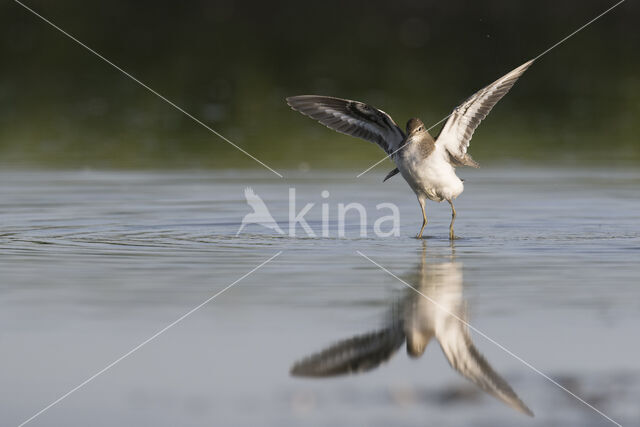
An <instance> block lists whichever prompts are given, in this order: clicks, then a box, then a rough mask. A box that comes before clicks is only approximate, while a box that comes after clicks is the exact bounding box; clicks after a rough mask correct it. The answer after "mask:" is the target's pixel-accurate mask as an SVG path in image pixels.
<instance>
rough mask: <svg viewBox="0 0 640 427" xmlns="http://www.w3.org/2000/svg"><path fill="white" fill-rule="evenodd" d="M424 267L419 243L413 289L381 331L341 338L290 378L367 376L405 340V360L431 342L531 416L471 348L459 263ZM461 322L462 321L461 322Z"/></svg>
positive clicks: (453, 364)
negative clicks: (365, 373)
mask: <svg viewBox="0 0 640 427" xmlns="http://www.w3.org/2000/svg"><path fill="white" fill-rule="evenodd" d="M451 258H452V259H451V261H449V262H440V263H427V262H426V247H425V246H424V245H423V251H422V257H421V262H420V264H419V265H418V267H417V269H416V273H415V275H414V277H412V278H411V279H408V280H406V282H407V283H408V284H410V285H411V286H413V289H407V290H406V295H405V296H404V297H403V298H402V299H401V300H400V301H398V302H396V303H394V304H393V306H392V309H391V315H390V316H388V319H387V321H386V324H385V326H384V327H383V328H382V329H379V330H376V331H373V332H370V333H366V334H363V335H358V336H355V337H353V338H349V339H346V340H342V341H340V342H338V343H336V344H334V345H332V346H330V347H328V348H326V349H324V350H322V351H320V352H318V353H316V354H313V355H311V356H309V357H307V358H305V359H303V360H301V361H299V362H297V363H295V364H294V365H293V367H292V368H291V374H292V375H295V376H303V377H329V376H335V375H343V374H349V373H358V372H366V371H369V370H371V369H374V368H376V367H377V366H379V365H380V364H381V363H383V362H385V361H387V360H388V359H389V358H390V357H391V356H392V355H393V354H394V353H395V352H396V351H397V350H398V349H399V348H400V347H401V346H402V344H403V343H404V342H406V348H407V353H408V354H409V356H410V357H414V358H415V357H419V356H421V355H422V354H423V353H424V351H425V349H426V347H427V344H429V341H431V339H432V338H435V339H436V341H438V343H440V347H441V348H442V352H443V353H444V355H445V357H446V358H447V361H448V362H449V364H450V365H451V367H452V368H453V369H455V370H456V371H458V372H459V373H460V374H461V375H462V376H464V377H465V378H467V379H468V380H470V381H471V382H473V383H474V384H475V385H477V386H478V387H480V388H481V389H482V390H484V391H485V392H487V393H489V394H491V395H492V396H494V397H496V398H497V399H499V400H501V401H502V402H504V403H506V404H507V405H509V406H511V407H512V408H514V409H516V410H517V411H520V412H522V413H524V414H527V415H530V416H533V412H531V410H530V409H529V408H528V407H527V406H526V405H525V404H524V402H522V401H521V400H520V398H518V396H517V395H516V393H515V392H514V391H513V389H512V388H511V387H510V386H509V384H508V383H507V382H506V381H505V380H504V379H503V378H502V377H501V376H500V375H498V373H497V372H496V371H494V370H493V368H492V367H491V365H490V364H489V362H487V360H486V359H485V358H484V356H482V354H480V352H479V351H478V349H477V348H476V347H475V346H474V345H473V342H472V341H471V336H470V335H469V330H468V327H467V326H466V324H465V323H466V322H467V313H466V303H465V300H464V298H463V295H462V288H463V286H462V265H461V264H460V263H459V262H455V261H454V260H453V258H454V257H453V254H452V257H451ZM463 321H464V322H463Z"/></svg>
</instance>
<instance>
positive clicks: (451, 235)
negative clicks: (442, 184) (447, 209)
mask: <svg viewBox="0 0 640 427" xmlns="http://www.w3.org/2000/svg"><path fill="white" fill-rule="evenodd" d="M447 201H448V202H449V204H450V205H451V225H449V240H453V239H455V238H456V236H454V235H453V223H454V222H455V221H456V208H454V207H453V202H452V201H451V200H447Z"/></svg>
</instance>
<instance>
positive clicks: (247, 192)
mask: <svg viewBox="0 0 640 427" xmlns="http://www.w3.org/2000/svg"><path fill="white" fill-rule="evenodd" d="M244 197H245V198H246V199H247V201H249V200H255V199H257V198H258V196H257V195H256V193H255V192H254V191H253V188H251V187H246V188H245V189H244Z"/></svg>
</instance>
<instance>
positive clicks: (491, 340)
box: [356, 251, 622, 427]
mask: <svg viewBox="0 0 640 427" xmlns="http://www.w3.org/2000/svg"><path fill="white" fill-rule="evenodd" d="M356 253H357V254H358V255H360V256H362V257H363V258H365V259H366V260H368V261H369V262H371V263H372V264H374V265H375V266H377V267H378V268H380V269H381V270H382V271H384V272H386V273H388V274H389V275H390V276H392V277H393V278H395V279H397V280H398V281H400V282H401V283H403V284H404V285H405V286H407V287H408V288H411V289H413V290H414V291H416V292H417V293H418V294H420V295H421V296H422V297H424V298H425V299H427V300H428V301H429V302H431V303H432V304H434V305H435V306H436V307H438V309H440V310H442V311H444V312H445V313H447V314H448V315H450V316H452V317H453V318H455V319H456V320H458V321H460V322H461V323H462V324H464V325H465V326H466V327H467V328H469V329H471V330H472V331H474V332H475V333H477V334H478V335H480V336H482V337H483V338H484V339H486V340H487V341H489V342H490V343H492V344H494V345H495V346H497V347H498V348H499V349H501V350H502V351H504V352H505V353H507V354H508V355H509V356H511V357H513V358H514V359H516V360H517V361H519V362H520V363H522V364H523V365H525V366H526V367H528V368H529V369H531V370H532V371H534V372H535V373H536V374H538V375H541V376H542V377H543V378H545V379H546V380H548V381H549V382H551V383H552V384H554V385H555V386H557V387H559V388H561V389H562V390H564V391H565V392H567V393H568V394H570V395H571V396H573V397H574V398H575V399H577V400H579V401H580V402H581V403H583V404H585V405H586V406H588V407H589V408H591V409H593V410H594V411H596V412H597V413H598V414H600V415H602V416H603V417H604V418H606V419H607V420H609V421H611V422H612V423H613V424H615V425H617V426H619V427H622V424H620V423H618V422H616V421H614V420H613V419H611V418H610V417H609V416H608V415H607V414H605V413H604V412H602V411H600V410H599V409H597V408H595V407H594V406H593V405H591V404H589V403H588V402H586V401H585V400H583V399H582V398H581V397H580V396H578V395H576V394H575V393H573V392H572V391H571V390H569V389H567V388H566V387H564V386H563V385H561V384H560V383H558V382H557V381H555V380H554V379H553V378H551V377H549V376H548V375H547V374H545V373H544V372H542V371H540V370H539V369H538V368H536V367H535V366H533V365H532V364H531V363H529V362H527V361H526V360H524V359H523V358H521V357H520V356H518V355H517V354H515V353H514V352H512V351H511V350H509V349H508V348H506V347H505V346H503V345H502V344H500V343H499V342H497V341H496V340H494V339H493V338H491V337H490V336H488V335H487V334H485V333H484V332H482V331H481V330H480V329H478V328H476V327H475V326H473V325H471V324H470V323H469V322H467V321H466V320H464V319H462V318H461V317H459V316H457V315H456V314H455V313H452V312H451V311H449V310H447V308H446V307H444V306H443V305H442V304H440V303H439V302H438V301H436V300H434V299H433V298H430V297H429V296H428V295H425V294H424V293H422V292H420V291H419V290H418V289H416V288H415V287H413V286H411V285H410V284H409V283H407V282H406V281H405V280H403V279H401V278H400V277H398V276H396V275H395V274H393V273H392V272H391V271H389V270H388V269H387V268H385V267H384V266H382V265H380V264H378V263H377V262H376V261H374V260H372V259H371V258H369V257H368V256H366V255H365V254H363V253H362V252H360V251H356Z"/></svg>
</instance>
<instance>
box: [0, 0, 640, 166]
mask: <svg viewBox="0 0 640 427" xmlns="http://www.w3.org/2000/svg"><path fill="white" fill-rule="evenodd" d="M613 3H614V2H609V1H600V0H598V1H595V0H593V1H517V2H514V1H476V2H462V1H453V2H442V1H420V2H409V1H393V2H389V1H367V2H338V1H323V2H297V1H296V2H294V1H291V2H257V1H255V2H246V1H245V2H242V1H241V2H233V1H189V2H178V1H174V2H151V1H135V2H132V1H108V2H107V1H102V2H86V1H57V2H51V1H43V0H37V1H36V0H29V1H28V2H26V4H27V5H29V6H30V7H33V8H34V9H35V10H36V11H38V12H39V13H41V14H42V15H43V16H45V17H47V18H48V19H50V20H51V21H52V22H54V23H56V24H57V25H59V26H60V27H61V28H63V29H65V30H66V31H68V32H69V33H71V34H73V35H74V36H76V37H77V38H78V39H80V40H81V41H83V42H84V43H86V44H87V45H89V46H90V47H92V48H94V49H95V50H96V51H98V52H100V53H101V54H103V55H104V56H105V57H107V58H109V59H110V60H112V61H113V62H114V63H116V64H117V65H119V66H121V67H122V68H124V69H125V70H127V71H128V72H130V73H131V74H132V75H134V76H136V77H137V78H139V79H140V80H142V81H143V82H145V83H146V84H148V85H149V86H151V87H152V88H154V89H155V90H157V91H158V92H160V93H161V94H163V95H165V96H166V97H167V98H169V99H171V100H172V101H174V102H175V103H176V104H178V105H180V106H181V107H183V108H184V109H185V110H187V111H188V112H190V113H191V114H193V115H194V116H196V117H198V118H199V119H201V120H202V121H204V122H205V123H207V124H208V125H210V126H211V127H213V128H214V129H216V130H218V131H219V132H221V133H222V134H224V135H225V136H227V137H228V138H229V139H231V140H232V141H234V142H235V143H237V144H238V145H240V146H241V147H243V148H244V149H246V150H247V151H249V152H250V153H252V154H253V155H255V156H256V157H258V158H260V159H261V160H263V161H264V162H266V163H267V164H269V165H270V166H273V167H275V168H283V169H296V168H304V169H306V168H311V169H315V168H350V169H351V168H352V169H354V170H357V171H360V170H362V169H364V168H366V167H367V166H368V165H369V164H371V163H372V162H373V161H376V160H378V159H379V158H381V157H382V155H383V152H382V151H381V150H380V149H378V148H377V147H376V146H374V145H372V144H368V143H366V142H362V141H359V140H356V139H353V138H350V137H347V136H343V135H340V134H337V133H335V132H332V131H330V130H328V129H326V128H324V127H323V126H321V125H319V124H316V123H314V122H313V121H311V120H309V119H307V118H305V117H303V116H301V115H300V114H298V113H295V112H293V111H291V110H290V109H289V108H288V106H287V105H286V104H285V102H284V98H285V97H286V96H289V95H295V94H308V93H314V94H324V95H333V96H339V97H344V98H351V99H357V100H361V101H364V102H368V103H370V104H372V105H374V106H376V107H378V108H380V109H383V110H385V111H386V112H388V113H389V114H391V115H392V117H394V118H395V120H396V121H397V122H398V123H399V124H400V125H401V126H402V127H404V124H405V122H406V120H407V119H408V118H410V117H412V116H417V117H420V118H421V119H422V120H423V121H424V122H425V123H426V124H427V125H431V124H433V123H435V122H437V121H438V120H440V119H441V118H442V117H443V116H445V115H447V114H448V113H449V112H450V110H451V109H452V108H453V107H454V106H455V105H457V104H458V103H459V102H460V101H462V100H463V99H465V98H466V97H468V96H469V95H471V94H472V93H473V92H475V91H476V90H477V89H480V88H481V87H482V86H484V85H486V84H488V83H490V82H491V81H493V80H495V79H496V78H498V77H500V76H501V75H503V74H505V73H506V72H508V71H509V70H511V69H513V68H515V67H516V66H518V65H520V64H521V63H523V62H524V61H526V60H528V59H530V58H532V57H534V56H536V55H538V54H539V53H541V52H542V51H544V50H545V49H547V48H548V47H550V46H551V45H553V44H554V43H556V42H557V41H559V40H560V39H562V38H563V37H565V36H567V35H568V34H570V33H571V32H572V31H574V30H575V29H577V28H578V27H580V26H581V25H583V24H585V23H586V22H587V21H589V20H590V19H592V18H594V17H595V16H596V15H598V14H599V13H601V12H602V11H604V10H605V9H607V8H608V7H610V6H611V5H612V4H613ZM639 11H640V7H639V5H638V3H637V2H633V1H627V2H626V3H624V4H622V5H621V6H620V7H619V8H617V9H616V10H614V11H613V12H611V14H609V15H607V16H605V17H603V18H602V19H601V20H599V21H598V22H596V23H594V24H593V25H592V26H590V27H588V28H586V29H585V30H584V31H582V32H580V33H579V34H577V35H576V36H575V37H573V38H572V39H570V40H568V41H567V42H566V43H564V44H562V45H561V46H559V47H558V48H556V49H554V50H552V51H551V52H550V53H549V54H547V55H545V56H544V57H543V58H541V59H540V60H539V62H538V63H536V64H534V66H532V67H531V68H530V69H529V71H527V73H526V74H525V75H524V76H523V77H522V78H521V79H520V81H519V82H518V83H517V84H516V86H515V87H514V89H513V90H512V91H511V93H510V94H509V95H508V96H507V97H505V99H503V100H502V101H501V102H500V103H499V104H498V106H497V107H496V108H495V109H494V110H493V112H492V113H491V115H490V116H489V117H488V119H487V120H486V121H485V122H484V123H483V124H482V125H481V126H480V127H479V129H478V130H477V131H476V134H475V136H474V139H473V141H472V145H471V150H470V152H471V153H472V155H473V156H474V158H475V159H476V160H478V161H479V162H480V163H481V165H491V164H494V163H543V162H544V163H555V164H591V163H598V164H608V165H629V164H636V163H637V162H638V161H640V142H639V141H638V136H637V135H638V133H639V130H640V127H639V126H640V125H639V121H638V118H639V117H640V74H639V73H638V64H639V61H640V59H639V56H638V52H640V49H639V48H640V31H639V30H638V22H640V19H639V18H640V13H639ZM0 31H1V32H2V37H1V39H0V58H2V60H1V61H2V62H1V67H0V68H1V70H0V159H1V160H0V163H1V164H2V165H3V166H4V167H56V168H57V167H60V168H68V167H71V168H76V167H89V168H255V167H259V166H258V165H257V164H256V163H255V162H254V161H253V160H251V159H249V158H247V157H246V156H244V155H243V154H242V153H240V152H238V151H237V150H235V149H234V148H233V147H231V146H229V145H228V144H227V143H225V142H224V141H222V140H221V139H219V138H218V137H216V136H215V135H213V134H211V133H209V132H208V131H207V130H206V129H204V128H202V127H201V126H199V125H198V124H196V123H194V122H193V121H192V120H191V119H189V118H188V117H186V116H184V115H183V114H181V113H180V112H178V111H176V110H175V109H173V108H172V107H171V106H169V105H167V104H166V103H165V102H163V101H162V100H160V99H159V98H157V97H156V96H154V95H153V94H151V93H149V92H148V91H146V90H145V89H143V88H142V87H140V86H139V85H137V84H136V83H135V82H133V81H131V80H130V79H128V78H127V77H125V76H124V75H123V74H121V73H120V72H118V71H117V70H115V69H113V68H112V67H111V66H109V65H108V64H106V63H105V62H103V61H101V60H100V59H99V58H97V57H96V56H94V55H92V54H91V53H89V52H87V51H86V50H85V49H83V48H82V47H80V46H79V45H77V44H76V43H74V42H73V41H71V40H70V39H68V38H66V37H65V36H63V35H62V34H60V33H59V32H57V31H56V30H54V29H53V28H51V27H50V26H48V25H47V24H45V23H44V22H42V21H41V20H40V19H38V18H37V17H36V16H34V15H33V14H31V13H29V12H28V11H26V10H25V9H23V8H22V7H21V6H20V5H18V4H17V3H14V2H12V1H6V2H3V3H2V5H0ZM433 133H437V129H434V131H433Z"/></svg>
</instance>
